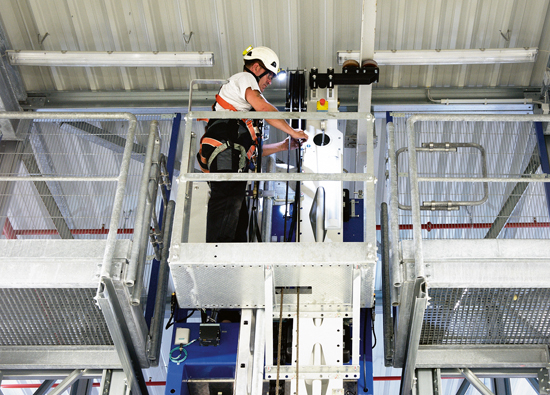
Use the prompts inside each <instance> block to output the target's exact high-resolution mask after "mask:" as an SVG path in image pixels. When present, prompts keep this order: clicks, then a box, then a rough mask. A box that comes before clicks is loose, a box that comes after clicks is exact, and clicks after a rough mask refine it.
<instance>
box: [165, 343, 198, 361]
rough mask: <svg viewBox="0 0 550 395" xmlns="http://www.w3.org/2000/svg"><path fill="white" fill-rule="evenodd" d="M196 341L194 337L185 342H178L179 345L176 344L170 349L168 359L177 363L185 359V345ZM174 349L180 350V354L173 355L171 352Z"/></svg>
mask: <svg viewBox="0 0 550 395" xmlns="http://www.w3.org/2000/svg"><path fill="white" fill-rule="evenodd" d="M196 341H197V339H194V340H191V341H190V342H189V343H187V344H183V343H182V344H180V345H179V346H176V347H174V348H173V349H172V350H170V361H172V362H174V363H177V364H178V365H179V364H180V363H182V362H183V361H185V360H186V359H187V355H188V354H187V350H186V349H185V347H187V346H189V345H191V344H193V343H195V342H196ZM176 350H179V352H180V355H178V356H177V357H174V356H173V355H172V354H173V353H174V351H176Z"/></svg>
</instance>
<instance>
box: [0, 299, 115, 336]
mask: <svg viewBox="0 0 550 395" xmlns="http://www.w3.org/2000/svg"><path fill="white" fill-rule="evenodd" d="M95 294H96V289H91V288H76V289H68V288H40V289H37V288H3V289H0V301H1V302H0V346H57V345H59V346H75V345H77V346H81V345H82V346H96V345H112V344H113V341H112V339H111V336H110V334H109V330H108V329H107V324H106V323H105V319H104V317H103V314H102V313H101V311H100V310H99V308H98V307H97V306H96V305H95V302H94V300H93V298H94V296H95Z"/></svg>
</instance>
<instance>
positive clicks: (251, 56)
mask: <svg viewBox="0 0 550 395" xmlns="http://www.w3.org/2000/svg"><path fill="white" fill-rule="evenodd" d="M243 58H244V60H256V59H258V60H261V61H262V63H263V64H264V65H265V67H266V69H267V70H269V71H271V72H272V73H273V74H277V72H278V70H279V57H278V56H277V54H276V53H275V52H274V51H273V50H272V49H271V48H268V47H256V48H252V46H250V47H248V48H247V49H245V51H244V52H243Z"/></svg>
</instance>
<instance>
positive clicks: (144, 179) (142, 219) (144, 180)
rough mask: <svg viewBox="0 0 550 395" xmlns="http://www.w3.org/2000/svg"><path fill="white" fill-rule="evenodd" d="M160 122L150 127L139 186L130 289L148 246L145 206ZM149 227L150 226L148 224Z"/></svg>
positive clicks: (127, 278)
mask: <svg viewBox="0 0 550 395" xmlns="http://www.w3.org/2000/svg"><path fill="white" fill-rule="evenodd" d="M157 131H158V121H156V120H153V121H151V124H150V126H149V138H148V140H147V148H146V151H145V160H144V163H143V173H142V174H141V181H140V184H139V195H138V201H137V207H136V219H135V222H134V243H133V244H132V251H131V254H130V261H129V264H128V270H127V272H126V279H125V284H126V285H127V286H129V287H131V286H133V285H134V282H135V281H136V277H137V273H138V272H139V268H138V260H139V259H138V258H139V254H140V250H141V249H143V248H146V247H147V246H146V245H145V246H143V245H142V243H141V242H142V240H143V238H142V234H143V232H144V231H145V230H144V228H145V226H146V224H145V223H146V221H147V219H149V221H150V220H151V219H150V218H146V215H145V206H146V204H147V195H148V193H149V176H150V174H151V165H152V164H153V152H154V150H155V138H156V137H157V135H158V132H157ZM147 225H149V224H147Z"/></svg>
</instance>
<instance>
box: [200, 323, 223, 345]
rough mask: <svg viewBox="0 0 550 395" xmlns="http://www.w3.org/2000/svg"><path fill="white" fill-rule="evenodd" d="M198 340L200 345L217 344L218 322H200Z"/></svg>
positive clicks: (218, 337) (218, 338)
mask: <svg viewBox="0 0 550 395" xmlns="http://www.w3.org/2000/svg"><path fill="white" fill-rule="evenodd" d="M199 342H200V345H201V346H218V345H219V344H220V324H201V325H200V329H199Z"/></svg>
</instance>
